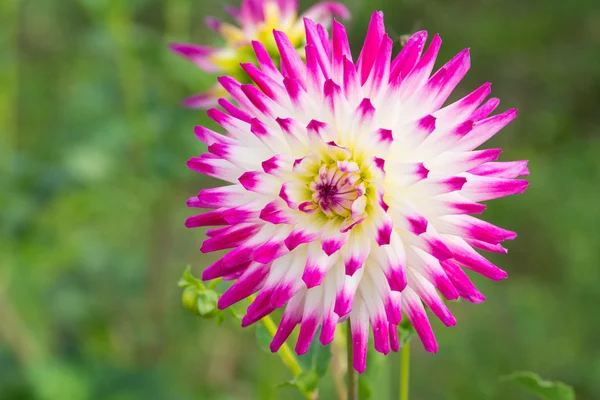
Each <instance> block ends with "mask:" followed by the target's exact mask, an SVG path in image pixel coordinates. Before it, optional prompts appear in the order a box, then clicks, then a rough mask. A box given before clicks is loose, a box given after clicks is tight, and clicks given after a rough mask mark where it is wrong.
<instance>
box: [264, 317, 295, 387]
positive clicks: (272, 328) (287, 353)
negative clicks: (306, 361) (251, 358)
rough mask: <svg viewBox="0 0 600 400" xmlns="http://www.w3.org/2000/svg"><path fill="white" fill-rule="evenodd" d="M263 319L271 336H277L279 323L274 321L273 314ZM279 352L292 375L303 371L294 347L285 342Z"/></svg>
mask: <svg viewBox="0 0 600 400" xmlns="http://www.w3.org/2000/svg"><path fill="white" fill-rule="evenodd" d="M261 321H262V323H263V324H264V325H265V328H267V331H269V334H270V335H271V336H275V333H276V332H277V325H275V322H274V321H273V319H272V318H271V316H270V315H267V316H266V317H263V319H262V320H261ZM277 354H279V356H280V357H281V360H282V361H283V363H284V364H285V366H286V367H287V368H288V369H289V370H290V372H291V373H292V375H294V376H298V375H300V374H301V373H302V368H301V367H300V364H298V360H297V359H296V356H294V353H293V352H292V349H290V346H288V345H287V343H284V344H283V345H282V346H281V348H280V349H279V351H278V352H277Z"/></svg>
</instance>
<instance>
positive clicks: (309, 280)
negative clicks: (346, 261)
mask: <svg viewBox="0 0 600 400" xmlns="http://www.w3.org/2000/svg"><path fill="white" fill-rule="evenodd" d="M338 260H339V257H338V255H337V254H333V255H331V256H328V255H327V254H325V252H324V251H323V249H321V245H320V243H318V242H312V243H310V244H309V245H308V248H307V255H306V265H305V268H304V272H303V274H302V281H304V283H305V284H306V286H307V287H308V288H312V287H315V286H319V285H321V283H322V282H323V279H325V276H326V275H327V272H328V271H329V269H330V268H331V267H332V266H333V265H334V264H335V263H337V262H338Z"/></svg>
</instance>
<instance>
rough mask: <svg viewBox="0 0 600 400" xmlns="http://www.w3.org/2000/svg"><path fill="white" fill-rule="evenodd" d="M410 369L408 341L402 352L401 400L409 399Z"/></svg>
mask: <svg viewBox="0 0 600 400" xmlns="http://www.w3.org/2000/svg"><path fill="white" fill-rule="evenodd" d="M409 371H410V342H406V343H405V344H404V346H402V350H401V352H400V400H408V379H409Z"/></svg>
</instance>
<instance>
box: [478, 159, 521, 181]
mask: <svg viewBox="0 0 600 400" xmlns="http://www.w3.org/2000/svg"><path fill="white" fill-rule="evenodd" d="M469 173H470V174H473V175H479V176H487V177H490V178H504V179H512V178H518V177H519V176H527V175H529V168H527V160H523V161H508V162H490V163H485V164H482V165H480V166H479V167H476V168H473V169H471V170H469Z"/></svg>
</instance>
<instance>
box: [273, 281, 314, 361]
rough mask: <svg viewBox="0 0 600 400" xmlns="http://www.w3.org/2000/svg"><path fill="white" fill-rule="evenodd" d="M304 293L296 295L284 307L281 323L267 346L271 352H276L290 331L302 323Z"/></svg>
mask: <svg viewBox="0 0 600 400" xmlns="http://www.w3.org/2000/svg"><path fill="white" fill-rule="evenodd" d="M304 298H305V294H304V291H301V292H300V293H298V294H296V295H295V296H294V297H293V298H292V299H291V300H290V301H289V302H288V304H287V306H286V307H285V311H284V312H283V316H282V317H281V322H279V326H278V327H277V332H276V333H275V336H274V337H273V341H272V342H271V345H270V346H269V347H270V349H271V351H272V352H274V353H275V352H277V351H279V349H280V348H281V346H282V345H283V343H284V342H285V341H286V340H287V338H288V337H289V336H290V335H291V333H292V331H293V330H294V328H295V327H296V325H298V324H299V323H300V321H302V313H303V310H304Z"/></svg>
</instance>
